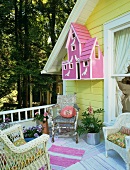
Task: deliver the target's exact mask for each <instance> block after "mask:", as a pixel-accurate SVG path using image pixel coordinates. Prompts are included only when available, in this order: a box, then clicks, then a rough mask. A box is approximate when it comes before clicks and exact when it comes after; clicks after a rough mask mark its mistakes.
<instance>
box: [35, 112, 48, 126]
mask: <svg viewBox="0 0 130 170" xmlns="http://www.w3.org/2000/svg"><path fill="white" fill-rule="evenodd" d="M48 118H49V117H48V112H42V111H41V113H40V114H39V112H36V113H35V117H34V121H36V120H39V121H41V122H43V123H45V122H46V121H47V119H48Z"/></svg>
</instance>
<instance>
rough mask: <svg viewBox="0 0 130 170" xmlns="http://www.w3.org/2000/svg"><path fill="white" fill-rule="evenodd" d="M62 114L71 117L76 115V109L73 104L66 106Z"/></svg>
mask: <svg viewBox="0 0 130 170" xmlns="http://www.w3.org/2000/svg"><path fill="white" fill-rule="evenodd" d="M60 115H61V116H62V117H65V118H71V117H74V116H75V115H76V110H75V108H74V107H73V106H66V107H64V108H63V109H62V110H61V112H60Z"/></svg>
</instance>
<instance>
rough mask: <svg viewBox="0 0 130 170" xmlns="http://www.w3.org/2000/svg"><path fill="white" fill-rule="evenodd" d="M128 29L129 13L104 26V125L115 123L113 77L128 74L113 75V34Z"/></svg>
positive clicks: (129, 23)
mask: <svg viewBox="0 0 130 170" xmlns="http://www.w3.org/2000/svg"><path fill="white" fill-rule="evenodd" d="M128 27H130V13H126V14H125V15H122V16H120V17H118V18H116V19H114V20H112V21H110V22H108V23H105V24H104V70H105V72H104V110H105V113H104V124H105V125H110V124H111V123H112V122H113V121H115V119H116V117H115V95H114V94H115V90H116V89H115V88H116V81H115V77H119V76H121V77H124V76H125V77H126V76H130V74H129V75H128V74H118V75H117V74H113V62H112V61H113V45H112V44H113V41H114V33H115V32H117V31H119V30H122V29H124V28H128Z"/></svg>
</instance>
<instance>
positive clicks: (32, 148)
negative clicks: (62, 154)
mask: <svg viewBox="0 0 130 170" xmlns="http://www.w3.org/2000/svg"><path fill="white" fill-rule="evenodd" d="M48 139H49V135H47V134H43V135H41V136H40V137H38V138H36V139H34V140H32V141H30V142H28V143H25V144H22V145H20V146H15V145H14V142H15V143H16V141H18V140H19V141H20V140H23V141H24V137H23V132H22V127H21V125H14V126H12V127H10V128H8V129H5V130H3V131H1V130H0V169H1V170H34V169H35V170H39V169H40V168H42V167H44V169H47V170H50V169H51V166H50V159H49V155H48V151H47V147H46V145H47V141H48Z"/></svg>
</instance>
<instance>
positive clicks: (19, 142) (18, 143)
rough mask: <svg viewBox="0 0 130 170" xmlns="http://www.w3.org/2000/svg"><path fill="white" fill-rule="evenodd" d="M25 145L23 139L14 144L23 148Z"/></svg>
mask: <svg viewBox="0 0 130 170" xmlns="http://www.w3.org/2000/svg"><path fill="white" fill-rule="evenodd" d="M25 143H26V141H25V140H24V139H21V138H20V139H18V140H16V141H15V142H13V144H14V145H15V146H21V145H24V144H25Z"/></svg>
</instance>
